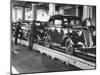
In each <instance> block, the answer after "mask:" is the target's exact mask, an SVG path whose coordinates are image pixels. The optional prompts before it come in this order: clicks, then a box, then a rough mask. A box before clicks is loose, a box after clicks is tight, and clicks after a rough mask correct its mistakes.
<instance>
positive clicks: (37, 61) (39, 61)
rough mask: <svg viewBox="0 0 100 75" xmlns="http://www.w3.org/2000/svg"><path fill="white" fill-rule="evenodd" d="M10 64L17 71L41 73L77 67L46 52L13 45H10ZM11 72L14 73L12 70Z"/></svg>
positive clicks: (73, 69) (69, 69)
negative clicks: (48, 55)
mask: <svg viewBox="0 0 100 75" xmlns="http://www.w3.org/2000/svg"><path fill="white" fill-rule="evenodd" d="M11 50H12V52H11V64H12V66H13V68H14V69H15V70H16V71H17V72H18V73H41V72H58V71H75V70H79V69H78V68H76V67H74V66H72V65H66V64H65V63H62V62H61V61H60V60H57V59H55V60H52V59H51V58H50V57H47V56H46V54H41V53H39V52H37V51H33V50H30V49H28V48H27V47H26V46H22V45H13V46H12V47H11ZM12 73H13V74H16V73H14V72H13V70H12Z"/></svg>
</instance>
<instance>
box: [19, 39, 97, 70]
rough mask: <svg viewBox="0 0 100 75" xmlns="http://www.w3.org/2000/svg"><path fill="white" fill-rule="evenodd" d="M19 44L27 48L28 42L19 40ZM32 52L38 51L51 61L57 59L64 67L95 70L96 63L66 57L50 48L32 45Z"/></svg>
mask: <svg viewBox="0 0 100 75" xmlns="http://www.w3.org/2000/svg"><path fill="white" fill-rule="evenodd" d="M19 43H20V44H22V45H25V46H28V41H25V40H19ZM33 50H35V51H39V52H40V53H41V54H42V53H44V54H46V55H47V56H50V57H51V58H52V59H54V58H57V59H59V60H61V61H62V62H65V63H66V65H68V64H71V65H73V66H76V67H78V68H80V69H85V70H86V69H95V68H96V63H94V62H90V61H87V60H85V59H82V58H79V57H75V56H72V55H68V54H65V53H62V52H59V51H56V50H53V49H50V48H46V47H44V46H41V45H37V44H34V45H33Z"/></svg>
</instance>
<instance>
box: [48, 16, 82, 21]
mask: <svg viewBox="0 0 100 75" xmlns="http://www.w3.org/2000/svg"><path fill="white" fill-rule="evenodd" d="M64 18H67V19H70V20H75V19H76V20H81V18H80V17H77V16H67V15H53V16H51V17H50V19H49V20H54V19H64Z"/></svg>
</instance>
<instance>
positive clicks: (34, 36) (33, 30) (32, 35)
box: [28, 20, 37, 50]
mask: <svg viewBox="0 0 100 75" xmlns="http://www.w3.org/2000/svg"><path fill="white" fill-rule="evenodd" d="M35 39H37V27H36V24H35V20H34V21H33V22H32V24H31V26H30V32H29V46H28V48H29V49H31V50H32V46H33V43H34V40H35Z"/></svg>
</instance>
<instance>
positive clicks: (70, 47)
mask: <svg viewBox="0 0 100 75" xmlns="http://www.w3.org/2000/svg"><path fill="white" fill-rule="evenodd" d="M65 50H66V53H67V54H69V55H72V54H74V48H73V43H72V40H71V39H70V38H69V37H68V38H67V39H66V41H65Z"/></svg>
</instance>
